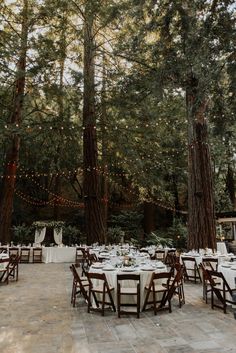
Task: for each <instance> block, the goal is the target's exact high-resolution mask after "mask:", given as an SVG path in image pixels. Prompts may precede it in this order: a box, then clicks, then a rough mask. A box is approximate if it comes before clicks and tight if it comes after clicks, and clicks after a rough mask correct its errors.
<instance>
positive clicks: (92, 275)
mask: <svg viewBox="0 0 236 353" xmlns="http://www.w3.org/2000/svg"><path fill="white" fill-rule="evenodd" d="M87 278H88V282H89V288H90V290H93V287H94V282H93V280H97V281H99V282H100V284H101V285H102V286H103V290H104V291H108V292H110V289H109V285H108V282H107V278H106V275H105V273H98V272H88V273H87ZM96 286H97V285H96ZM96 286H95V287H96Z"/></svg>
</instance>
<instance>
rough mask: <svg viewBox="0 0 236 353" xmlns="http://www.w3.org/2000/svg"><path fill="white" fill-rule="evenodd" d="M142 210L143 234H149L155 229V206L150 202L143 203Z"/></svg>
mask: <svg viewBox="0 0 236 353" xmlns="http://www.w3.org/2000/svg"><path fill="white" fill-rule="evenodd" d="M143 210H144V212H143V214H144V218H143V230H144V233H145V234H150V233H151V232H153V231H154V230H155V229H156V224H155V211H156V206H155V204H153V203H151V202H144V204H143Z"/></svg>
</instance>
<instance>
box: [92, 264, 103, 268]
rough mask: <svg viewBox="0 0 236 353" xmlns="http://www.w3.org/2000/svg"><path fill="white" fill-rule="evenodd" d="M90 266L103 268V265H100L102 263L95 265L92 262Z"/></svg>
mask: <svg viewBox="0 0 236 353" xmlns="http://www.w3.org/2000/svg"><path fill="white" fill-rule="evenodd" d="M91 267H92V268H99V269H100V268H103V267H104V265H102V264H101V265H95V264H94V265H91Z"/></svg>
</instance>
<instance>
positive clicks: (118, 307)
mask: <svg viewBox="0 0 236 353" xmlns="http://www.w3.org/2000/svg"><path fill="white" fill-rule="evenodd" d="M117 313H118V317H119V318H120V284H118V288H117Z"/></svg>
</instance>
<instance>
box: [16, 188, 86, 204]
mask: <svg viewBox="0 0 236 353" xmlns="http://www.w3.org/2000/svg"><path fill="white" fill-rule="evenodd" d="M15 193H16V195H17V196H18V197H19V198H20V199H22V200H23V201H25V202H26V203H28V204H30V205H33V206H37V207H41V206H51V207H55V206H59V207H68V208H84V204H83V203H78V204H77V205H70V204H66V203H65V204H63V203H59V202H57V203H56V205H55V201H56V200H55V199H52V200H50V201H42V200H36V199H34V198H32V197H31V196H29V195H26V194H24V193H22V192H21V191H19V190H16V191H15Z"/></svg>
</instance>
